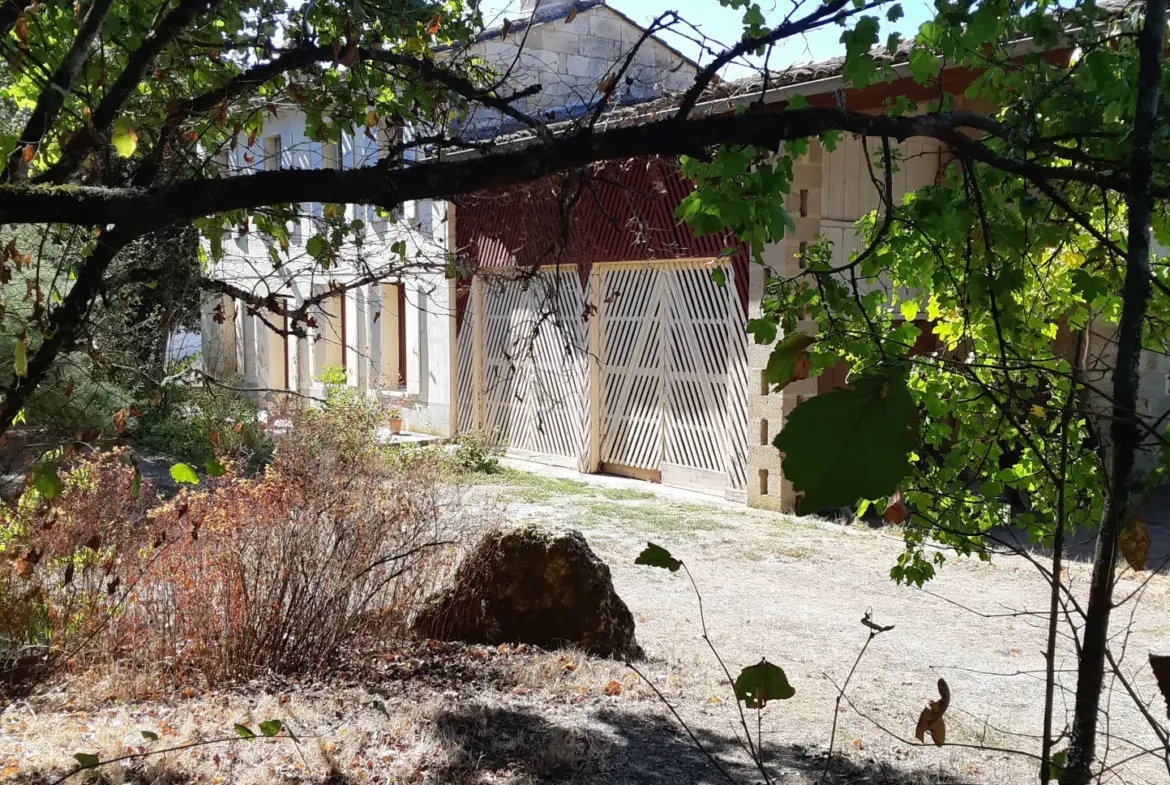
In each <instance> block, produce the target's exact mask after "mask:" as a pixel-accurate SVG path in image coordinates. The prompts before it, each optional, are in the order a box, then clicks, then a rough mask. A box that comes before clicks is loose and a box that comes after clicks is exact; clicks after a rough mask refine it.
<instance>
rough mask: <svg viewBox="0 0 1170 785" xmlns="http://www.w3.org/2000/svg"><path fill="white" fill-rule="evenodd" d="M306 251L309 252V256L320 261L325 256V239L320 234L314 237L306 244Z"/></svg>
mask: <svg viewBox="0 0 1170 785" xmlns="http://www.w3.org/2000/svg"><path fill="white" fill-rule="evenodd" d="M305 251H306V252H308V254H309V256H312V257H313V258H315V259H320V258H321V257H322V256H323V255H324V254H325V239H324V238H323V237H321V235H319V234H315V235H313V236H312V237H310V238H309V240H308V242H306V243H305Z"/></svg>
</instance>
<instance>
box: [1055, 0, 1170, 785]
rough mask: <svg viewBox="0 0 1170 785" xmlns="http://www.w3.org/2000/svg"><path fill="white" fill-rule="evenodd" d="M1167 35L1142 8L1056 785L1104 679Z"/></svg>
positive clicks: (1159, 9) (1083, 759)
mask: <svg viewBox="0 0 1170 785" xmlns="http://www.w3.org/2000/svg"><path fill="white" fill-rule="evenodd" d="M1165 27H1166V5H1165V0H1146V15H1145V22H1144V24H1143V26H1142V29H1141V32H1140V33H1139V34H1138V52H1139V57H1140V63H1141V66H1140V69H1139V73H1138V95H1137V109H1136V112H1135V114H1134V121H1133V152H1132V155H1131V158H1130V190H1129V193H1128V194H1127V195H1126V208H1127V210H1128V218H1129V225H1128V232H1127V233H1128V239H1129V248H1128V250H1127V252H1126V260H1125V287H1124V290H1123V300H1122V308H1121V322H1120V325H1119V327H1118V334H1117V364H1116V366H1115V367H1114V369H1113V412H1112V422H1111V424H1110V434H1111V435H1112V437H1113V444H1112V447H1111V449H1112V455H1111V458H1110V477H1109V497H1108V498H1107V499H1106V500H1105V512H1104V515H1103V516H1102V521H1101V531H1100V533H1099V534H1098V536H1097V552H1096V556H1095V557H1094V560H1093V580H1092V584H1091V586H1090V588H1089V606H1088V610H1087V612H1086V617H1085V628H1084V631H1083V640H1082V643H1081V659H1080V662H1079V663H1078V666H1077V693H1076V705H1075V708H1074V712H1073V722H1072V734H1071V736H1070V738H1069V750H1068V765H1067V767H1066V769H1065V771H1064V774H1063V775H1062V776H1061V778H1060V782H1061V785H1086V784H1087V783H1088V782H1089V780H1090V779H1091V778H1092V770H1091V766H1092V764H1093V761H1094V759H1095V757H1096V747H1097V720H1098V713H1099V710H1100V704H1101V686H1102V680H1103V678H1104V675H1105V651H1106V648H1107V646H1108V635H1109V616H1110V612H1111V611H1112V609H1113V572H1114V567H1115V565H1116V563H1117V537H1118V534H1119V533H1120V532H1121V527H1122V525H1123V524H1124V522H1125V520H1126V517H1127V515H1128V513H1129V482H1130V474H1131V473H1132V472H1133V464H1134V455H1135V453H1136V452H1137V449H1138V447H1139V446H1140V445H1141V432H1140V430H1139V429H1138V421H1137V412H1136V409H1137V392H1138V363H1139V361H1140V359H1141V351H1142V327H1143V323H1144V321H1145V315H1146V303H1147V301H1148V300H1149V296H1150V211H1151V206H1152V199H1151V197H1150V183H1151V173H1152V171H1153V162H1152V157H1151V152H1150V146H1151V140H1152V139H1153V135H1154V129H1155V125H1156V123H1157V114H1158V82H1159V78H1160V76H1161V68H1162V36H1163V32H1164V30H1165Z"/></svg>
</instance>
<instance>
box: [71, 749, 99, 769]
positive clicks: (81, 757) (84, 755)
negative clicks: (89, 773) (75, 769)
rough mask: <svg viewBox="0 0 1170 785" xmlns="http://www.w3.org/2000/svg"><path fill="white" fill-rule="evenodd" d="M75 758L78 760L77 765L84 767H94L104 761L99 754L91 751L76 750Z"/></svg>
mask: <svg viewBox="0 0 1170 785" xmlns="http://www.w3.org/2000/svg"><path fill="white" fill-rule="evenodd" d="M73 760H75V761H77V765H78V766H80V767H81V768H83V769H92V768H93V767H94V766H98V765H100V764H101V762H102V761H101V759H100V758H99V757H98V756H97V755H94V754H93V753H90V752H76V753H74V754H73Z"/></svg>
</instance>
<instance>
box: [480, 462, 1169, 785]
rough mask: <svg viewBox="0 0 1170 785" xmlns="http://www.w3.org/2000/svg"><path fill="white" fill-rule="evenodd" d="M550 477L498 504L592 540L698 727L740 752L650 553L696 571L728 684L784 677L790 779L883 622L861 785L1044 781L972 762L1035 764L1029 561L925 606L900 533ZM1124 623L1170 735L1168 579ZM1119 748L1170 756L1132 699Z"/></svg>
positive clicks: (852, 722) (1135, 772) (965, 568)
mask: <svg viewBox="0 0 1170 785" xmlns="http://www.w3.org/2000/svg"><path fill="white" fill-rule="evenodd" d="M514 465H517V466H519V464H514ZM525 468H531V467H530V466H528V467H525ZM540 472H541V474H542V475H543V476H544V477H545V478H546V479H544V480H543V481H535V480H527V481H525V482H523V483H522V484H521V485H519V486H514V487H512V488H505V489H502V490H501V493H502V495H504V496H505V497H506V498H508V499H509V501H510V504H511V514H510V515H509V518H510V519H511V520H516V521H521V520H529V521H536V522H542V523H549V524H554V523H555V524H560V525H567V526H571V527H573V528H577V529H580V530H581V531H582V532H583V533H584V534H585V536H586V538H587V539H588V541H589V543H590V545H591V546H592V547H593V548H594V549H595V550H596V551H597V552H598V554H599V555H601V556H602V558H603V559H605V560H606V561H607V562H608V563H609V565H610V566H611V569H612V570H613V575H614V582H615V585H616V587H617V590H618V593H619V594H620V595H621V596H622V598H623V599H624V600H625V601H626V603H627V604H628V605H629V606H630V609H631V610H632V611H633V613H634V615H635V617H636V619H637V622H638V638H639V641H640V642H641V643H642V645H643V646H644V647H645V648H646V650H647V654H648V655H649V657H650V659H651V662H652V663H653V665H652V666H651V667H652V668H654V669H656V671H657V673H658V678H662V677H663V676H664V675H665V676H668V677H669V678H671V679H678V680H679V681H680V682H681V683H682V685H683V686H682V687H680V690H679V692H680V698H679V702H678V705H679V710H680V712H681V713H682V715H683V717H684V718H685V719H686V720H687V721H688V723H692V724H694V725H695V726H696V727H697V728H701V729H703V730H704V731H708V732H711V733H715V734H719V735H721V736H725V737H726V736H732V735H734V734H735V731H736V726H737V725H738V714H737V713H736V712H735V711H734V708H733V706H734V704H733V703H732V702H731V701H729V700H727V696H728V692H729V690H728V688H727V687H726V685H725V682H724V681H723V680H722V679H721V676H722V672H721V671H720V669H719V667H718V663H717V662H716V661H715V659H714V657H713V655H712V654H711V652H710V651H709V650H708V648H707V647H706V645H705V643H704V641H703V639H702V629H701V625H700V620H699V616H698V606H697V603H696V600H695V595H694V591H693V589H692V588H691V586H690V583H689V582H688V581H687V580H686V579H685V577H683V576H682V574H681V573H677V574H671V573H668V572H666V571H664V570H657V569H653V568H648V567H639V566H635V565H634V563H633V562H634V559H635V557H636V556H637V554H638V553H639V552H640V550H641V549H642V548H643V547H644V546H645V543H646V541H647V540H652V541H654V542H656V543H658V544H660V545H663V546H665V547H666V548H668V549H669V550H670V551H671V552H672V553H673V555H675V556H676V557H678V558H680V559H682V560H683V561H684V562H685V563H686V564H687V566H688V567H689V568H690V571H691V573H692V575H693V576H694V580H695V581H696V583H697V584H698V586H699V589H700V591H701V593H702V598H703V610H704V612H705V615H706V621H707V626H708V628H709V631H710V637H711V640H712V641H713V642H714V644H715V645H716V647H717V648H718V650H719V652H720V654H721V655H722V657H723V658H724V660H725V661H726V662H727V663H728V666H729V668H731V670H732V672H733V673H735V672H736V670H737V669H738V668H739V667H742V666H745V665H749V664H753V663H755V662H758V661H759V660H760V659H761V658H762V657H766V658H767V659H768V660H769V661H770V662H775V663H777V664H779V665H781V666H782V667H783V668H784V669H785V671H786V672H787V674H788V676H789V679H790V681H791V683H792V684H793V686H794V687H795V688H796V690H797V694H796V696H795V697H794V698H793V699H791V700H789V701H786V702H783V703H774V704H771V705H770V706H769V707H768V708H767V709H766V710H765V712H764V717H763V734H764V738H765V742H766V744H767V745H774V746H775V747H776V748H777V749H778V752H777V755H778V756H779V757H780V758H782V759H785V760H786V762H787V765H785V766H783V768H787V769H790V772H789V773H790V774H797V775H799V774H801V773H802V772H801V771H799V770H800V769H806V771H804V772H803V773H804V774H807V773H808V772H807V766H805V765H803V763H802V759H803V758H804V756H805V754H806V752H809V751H821V752H823V749H824V746H825V745H826V744H827V742H828V738H829V733H830V727H831V723H832V716H833V705H834V699H835V697H836V694H837V690H836V687H835V686H834V682H836V683H840V682H841V681H842V680H843V679H844V678H845V676H846V675H847V674H848V672H849V669H850V667H851V666H852V664H853V662H854V660H855V659H856V657H857V654H858V652H859V650H860V648H861V646H862V644H863V643H864V642H865V640H866V638H867V633H868V631H867V629H866V628H864V627H863V626H862V625H861V624H860V619H861V618H862V616H863V614H865V613H866V612H867V611H871V612H872V614H873V618H874V620H875V621H877V622H879V623H880V624H883V625H894V629H893V630H890V631H889V632H886V633H883V634H881V635H879V636H878V637H877V638H875V639H874V640H873V641H872V643H871V644H870V646H869V647H868V650H867V651H866V653H865V656H864V658H863V659H862V660H861V663H860V665H859V666H858V668H857V671H856V673H855V675H854V677H853V680H852V682H851V683H850V686H849V690H848V693H847V696H848V699H849V700H850V701H851V702H852V703H853V704H854V707H850V706H849V705H847V704H843V706H842V711H841V716H840V720H839V724H838V734H837V748H838V749H839V750H841V749H843V750H844V752H845V754H846V756H847V757H848V758H849V759H850V761H851V763H852V765H854V766H857V767H860V769H859V772H858V777H861V776H864V775H863V772H864V769H865V767H866V765H867V764H871V763H874V762H877V763H894V764H896V765H897V766H898V768H899V769H900V770H902V771H905V772H912V771H917V772H920V773H922V774H923V775H926V776H927V777H928V778H930V779H933V778H935V777H937V778H940V779H944V780H952V781H957V782H986V783H1004V782H1029V781H1032V780H1033V779H1035V777H1036V772H1037V768H1038V767H1037V764H1036V762H1035V761H1032V760H1029V759H1027V758H1023V757H1021V756H1018V755H1010V754H1006V753H1003V752H994V751H987V750H983V749H977V748H975V747H979V746H990V747H999V748H1003V749H1006V750H1012V749H1021V750H1027V751H1029V752H1032V753H1035V752H1038V747H1039V744H1038V741H1037V738H1036V737H1038V736H1039V734H1040V732H1041V715H1042V707H1043V695H1044V687H1043V683H1044V678H1043V669H1044V660H1043V655H1042V651H1043V648H1044V641H1045V638H1046V623H1047V622H1046V612H1045V611H1046V608H1047V607H1048V587H1047V584H1046V583H1045V582H1044V580H1043V579H1041V578H1040V577H1039V575H1038V574H1037V573H1036V570H1035V568H1034V567H1032V566H1031V565H1030V564H1029V563H1028V562H1027V561H1025V560H1024V559H1022V558H1019V557H1011V556H1005V557H1000V558H997V559H994V560H993V561H991V562H990V563H987V562H980V561H978V560H975V559H969V558H955V557H953V556H952V557H950V558H948V560H947V563H946V564H945V565H944V566H942V567H941V568H940V569H939V571H938V575H937V577H936V579H935V580H934V581H932V582H930V583H928V584H927V586H926V588H925V589H917V588H912V587H906V586H897V585H895V584H894V582H893V581H891V580H890V578H889V575H888V573H889V569H890V567H891V566H893V565H894V563H895V560H896V558H897V556H898V554H899V553H900V552H901V550H902V543H901V539H900V536H899V534H898V532H897V531H891V530H872V529H869V528H866V527H859V526H843V525H841V524H836V523H829V522H821V521H811V520H808V519H793V518H788V517H785V516H781V515H776V514H772V513H766V512H761V511H755V510H746V509H744V508H743V507H742V506H738V505H731V504H727V503H723V502H719V501H714V500H707V499H706V498H705V497H701V496H698V495H690V494H685V493H681V492H677V491H671V490H670V489H660V490H659V491H658V493H657V494H655V495H650V494H649V493H647V492H646V489H647V487H648V486H646V485H644V484H639V483H636V482H631V481H625V480H620V479H617V478H580V476H579V475H569V474H568V473H562V472H559V471H557V470H549V469H543V468H542V469H541V470H540ZM557 475H560V476H561V477H562V478H564V479H560V478H558V477H557ZM570 476H573V477H577V478H578V480H574V479H568V478H569V477H570ZM580 479H584V480H587V481H588V483H587V484H582V483H580V482H579V480H580ZM1067 577H1068V580H1069V581H1070V582H1071V585H1072V587H1073V591H1074V593H1075V594H1076V595H1077V596H1079V597H1082V598H1083V597H1084V595H1085V594H1086V591H1087V587H1088V582H1089V569H1088V565H1087V564H1086V563H1084V562H1074V563H1072V564H1071V565H1070V566H1069V569H1068V575H1067ZM1145 577H1147V576H1138V578H1139V579H1144V578H1145ZM1139 579H1135V576H1134V575H1133V574H1132V573H1130V574H1129V575H1128V576H1127V578H1125V579H1123V581H1122V583H1121V585H1120V588H1119V592H1120V593H1129V592H1131V591H1133V590H1136V589H1138V588H1139V586H1140V585H1141V583H1140V581H1139ZM1032 612H1039V615H1032ZM1115 619H1116V621H1117V623H1116V625H1115V628H1116V629H1115V630H1114V632H1115V634H1116V635H1117V637H1116V638H1115V639H1114V641H1113V644H1112V645H1113V648H1114V650H1115V651H1116V652H1118V653H1120V651H1121V649H1122V647H1123V646H1126V645H1127V644H1128V648H1127V652H1128V654H1127V656H1126V657H1125V659H1124V661H1123V663H1122V665H1123V668H1124V669H1126V671H1127V672H1129V673H1131V674H1135V673H1136V675H1134V677H1133V682H1134V684H1135V687H1136V688H1137V689H1138V690H1139V691H1140V692H1141V694H1142V695H1144V696H1147V697H1148V698H1149V699H1150V701H1151V704H1150V705H1151V711H1152V713H1153V714H1154V715H1155V716H1158V717H1164V716H1165V709H1166V707H1165V706H1164V705H1163V704H1162V703H1161V698H1160V697H1158V696H1157V689H1156V686H1155V684H1154V682H1153V677H1152V675H1151V674H1150V672H1149V669H1148V667H1144V666H1145V662H1146V654H1147V652H1148V651H1151V650H1152V651H1155V652H1159V651H1161V652H1170V576H1167V575H1166V574H1159V575H1156V576H1154V577H1153V578H1152V579H1150V580H1149V582H1148V584H1146V585H1145V588H1144V590H1143V591H1142V593H1141V595H1140V597H1139V598H1138V599H1137V600H1135V601H1132V602H1131V603H1129V604H1127V605H1125V606H1123V607H1122V609H1120V610H1119V611H1118V612H1116V614H1115ZM1065 629H1066V630H1067V627H1065ZM1127 629H1128V635H1127V634H1126V630H1127ZM1058 668H1059V669H1061V670H1063V671H1066V672H1064V673H1062V674H1061V682H1062V686H1064V687H1066V688H1068V689H1069V690H1071V687H1072V686H1073V685H1074V684H1075V668H1076V658H1075V654H1074V653H1073V644H1072V642H1071V640H1070V639H1069V638H1068V637H1067V636H1066V637H1065V638H1064V639H1063V640H1062V641H1061V646H1060V652H1059V655H1058ZM939 677H943V678H945V679H946V680H947V682H948V684H949V685H950V688H951V693H952V702H951V708H950V710H949V711H948V714H947V723H948V728H947V741H948V744H947V746H946V747H943V748H941V749H939V748H935V747H933V746H926V747H923V746H918V745H917V744H916V743H915V742H914V738H913V737H914V728H915V724H916V721H917V717H918V713H919V712H920V711H921V709H922V708H923V707H924V705H925V704H926V701H927V700H928V699H931V698H936V697H937V693H936V691H935V690H936V688H935V684H936V681H937V680H938V678H939ZM1071 700H1072V693H1071V691H1068V692H1065V691H1063V690H1062V691H1061V692H1060V693H1058V696H1057V717H1058V719H1057V722H1056V724H1057V727H1061V726H1062V725H1063V718H1064V717H1065V716H1066V712H1065V708H1066V703H1068V704H1069V705H1070V706H1071ZM716 701H721V702H716ZM752 721H753V722H754V721H755V718H754V717H753V718H752ZM752 729H753V732H754V730H755V726H754V725H753V726H752ZM1109 734H1110V738H1109V739H1108V740H1107V741H1108V744H1109V750H1108V758H1107V761H1108V763H1116V762H1118V761H1120V759H1122V758H1125V757H1129V756H1131V755H1133V753H1134V752H1135V748H1134V747H1133V746H1132V745H1133V744H1137V745H1140V746H1144V747H1155V746H1157V739H1156V737H1155V736H1154V735H1153V733H1152V731H1151V730H1150V729H1149V727H1148V725H1147V723H1146V721H1145V719H1144V718H1143V717H1142V716H1141V714H1140V713H1139V712H1138V711H1137V710H1136V709H1135V708H1134V705H1133V703H1132V701H1131V700H1130V699H1129V698H1128V696H1126V695H1125V694H1124V692H1123V690H1122V688H1121V686H1120V685H1117V686H1116V688H1115V689H1114V691H1113V694H1112V702H1111V711H1110V723H1109ZM740 735H742V733H741V734H740ZM1103 743H1104V742H1103ZM961 745H973V746H971V747H965V746H961ZM1102 751H1104V748H1102ZM789 759H791V760H789ZM793 770H795V771H793ZM1117 774H1118V775H1119V776H1120V777H1123V780H1124V781H1129V782H1141V781H1149V782H1161V783H1165V782H1167V781H1168V777H1170V772H1168V771H1167V769H1166V764H1165V763H1163V762H1160V761H1158V760H1155V759H1151V758H1146V759H1145V760H1139V761H1132V762H1130V763H1128V764H1126V765H1125V766H1124V767H1122V768H1120V769H1118V771H1117Z"/></svg>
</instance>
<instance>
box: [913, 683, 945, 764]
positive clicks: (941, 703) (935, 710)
mask: <svg viewBox="0 0 1170 785" xmlns="http://www.w3.org/2000/svg"><path fill="white" fill-rule="evenodd" d="M938 694H939V696H940V697H939V699H938V700H936V701H931V702H930V703H929V705H927V707H926V708H925V709H923V710H922V713H921V714H919V715H918V727H916V728H915V729H914V737H915V738H917V739H918V741H920V742H922V743H924V744H925V743H926V734H927V732H929V733H930V738H931V740H933V741H934V743H935V746H938V747H941V746H942V745H943V742H945V741H946V739H947V726H946V723H944V722H943V715H944V714H946V711H947V706H949V705H950V704H951V688H950V687H948V686H947V682H946V679H939V680H938Z"/></svg>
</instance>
